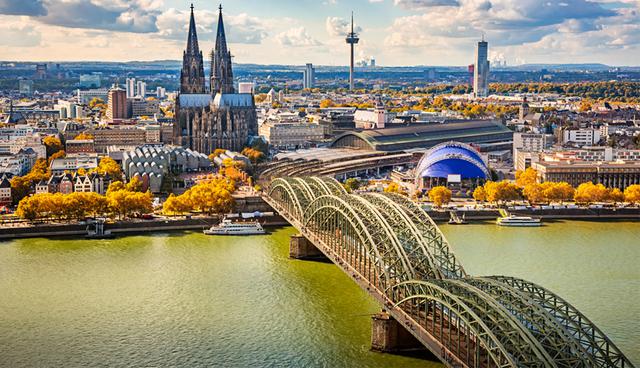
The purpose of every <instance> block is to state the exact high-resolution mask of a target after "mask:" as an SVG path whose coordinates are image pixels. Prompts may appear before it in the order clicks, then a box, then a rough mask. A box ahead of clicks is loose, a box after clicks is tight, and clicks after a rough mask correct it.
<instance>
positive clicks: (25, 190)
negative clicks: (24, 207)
mask: <svg viewBox="0 0 640 368" xmlns="http://www.w3.org/2000/svg"><path fill="white" fill-rule="evenodd" d="M50 177H51V172H50V171H49V167H48V166H47V161H45V159H42V158H39V159H37V160H36V162H35V164H34V165H33V167H32V168H31V171H29V173H28V174H27V175H25V176H14V177H13V178H11V180H10V181H9V182H10V183H11V197H12V200H13V202H14V203H18V202H20V200H21V199H22V198H24V197H26V196H27V195H29V192H30V191H31V189H32V188H33V186H34V185H35V184H37V183H38V182H40V181H41V180H49V178H50Z"/></svg>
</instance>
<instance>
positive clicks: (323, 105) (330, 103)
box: [320, 98, 336, 109]
mask: <svg viewBox="0 0 640 368" xmlns="http://www.w3.org/2000/svg"><path fill="white" fill-rule="evenodd" d="M335 105H336V104H335V102H333V101H332V100H330V99H328V98H325V99H324V100H322V101H320V108H321V109H326V108H328V107H334V106H335Z"/></svg>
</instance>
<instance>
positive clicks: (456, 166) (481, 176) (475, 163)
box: [415, 142, 490, 188]
mask: <svg viewBox="0 0 640 368" xmlns="http://www.w3.org/2000/svg"><path fill="white" fill-rule="evenodd" d="M415 173H416V183H417V184H418V187H420V188H422V187H425V186H427V187H432V186H435V185H442V184H443V183H444V184H447V180H448V178H450V176H452V175H453V176H458V175H459V176H460V179H461V182H470V181H471V182H473V183H478V182H479V181H480V180H486V179H488V178H489V177H490V173H489V168H488V167H487V163H486V162H485V160H484V159H483V158H482V157H481V156H480V154H479V153H478V151H476V150H475V149H474V148H473V147H471V146H470V145H468V144H465V143H460V142H447V143H442V144H439V145H437V146H435V147H433V148H431V149H430V150H429V151H428V152H427V153H425V154H424V156H422V158H421V159H420V161H419V162H418V166H417V167H416V170H415ZM427 182H428V183H427ZM425 184H426V185H425Z"/></svg>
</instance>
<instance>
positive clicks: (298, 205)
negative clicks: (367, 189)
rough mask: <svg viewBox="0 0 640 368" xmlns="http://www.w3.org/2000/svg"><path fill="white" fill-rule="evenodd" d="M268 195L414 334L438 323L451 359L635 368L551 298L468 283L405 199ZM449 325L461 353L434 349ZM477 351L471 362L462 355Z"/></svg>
mask: <svg viewBox="0 0 640 368" xmlns="http://www.w3.org/2000/svg"><path fill="white" fill-rule="evenodd" d="M267 193H268V196H269V198H270V200H273V201H275V203H274V205H275V206H276V207H277V208H278V209H279V210H284V211H285V212H286V214H287V218H289V219H291V220H292V221H293V222H292V223H295V224H296V226H298V227H299V230H300V231H301V232H303V233H304V234H305V235H306V236H308V237H310V239H311V240H312V241H320V242H321V244H323V245H325V246H327V247H328V248H330V251H331V252H334V254H335V255H337V257H336V258H335V259H337V262H338V263H339V264H342V263H343V262H345V263H347V264H348V267H349V268H350V269H352V270H355V271H356V272H357V273H358V274H359V275H360V276H362V277H363V278H365V279H366V281H368V282H369V284H370V285H371V286H373V287H374V288H376V289H377V290H378V292H379V293H380V295H384V296H385V297H386V298H388V300H391V301H393V303H395V306H396V307H399V308H402V310H403V312H405V313H408V314H409V315H411V316H412V318H414V320H416V321H421V323H422V324H421V325H420V328H424V329H426V330H428V329H429V325H428V323H431V326H432V327H433V328H435V324H436V319H438V318H440V321H439V323H440V335H439V337H440V340H441V341H439V343H440V344H443V346H444V345H446V346H447V349H448V350H449V351H450V352H451V351H454V352H455V353H457V354H463V353H464V354H463V355H464V356H460V357H459V358H460V359H461V361H466V362H470V364H469V366H478V367H479V366H483V367H485V366H496V367H516V366H518V367H561V368H564V367H571V368H574V367H576V368H577V367H616V368H627V367H633V365H632V364H631V362H630V361H629V360H628V359H627V358H626V357H625V356H624V354H622V352H621V351H620V350H619V349H618V348H617V347H616V346H615V345H614V344H613V343H612V342H611V341H610V340H609V339H608V338H607V337H606V335H604V333H602V331H600V330H599V329H598V328H597V327H596V326H595V325H594V324H593V323H592V322H591V321H589V320H588V319H587V318H586V317H585V316H584V315H582V314H581V313H580V312H579V311H578V310H577V309H575V308H574V307H573V306H571V305H570V304H569V303H567V302H566V301H565V300H563V299H561V298H560V297H558V296H557V295H555V294H553V293H552V292H550V291H548V290H546V289H544V288H542V287H540V286H538V285H536V284H533V283H531V282H528V281H525V280H521V279H517V278H512V277H505V276H492V277H485V278H471V277H469V276H468V275H467V274H466V272H465V271H464V269H463V267H462V265H461V264H460V263H459V262H458V261H457V259H456V257H455V255H454V254H453V252H452V251H451V249H450V247H449V244H448V242H447V241H446V239H445V238H444V236H443V235H442V233H441V232H440V230H439V228H438V227H437V226H436V224H435V223H434V222H433V220H432V219H431V218H430V217H429V216H428V215H427V214H426V212H425V211H423V210H422V208H420V207H419V206H418V205H417V204H415V203H414V202H412V201H410V200H409V199H407V198H406V197H403V196H400V195H394V194H388V193H385V194H362V195H351V194H347V193H346V190H345V189H344V187H343V186H342V185H341V184H340V183H338V182H337V181H336V180H335V179H332V178H320V177H305V178H280V179H275V180H273V181H272V182H271V184H270V185H269V187H268V189H267ZM344 266H346V265H344ZM354 277H355V275H354ZM367 289H368V288H367ZM383 299H384V298H383ZM387 302H388V301H385V302H384V303H385V304H387ZM436 307H439V308H440V309H438V308H436ZM420 308H424V310H421V309H420ZM429 308H431V309H429ZM416 310H418V312H416ZM412 313H413V314H412ZM429 313H431V315H429ZM429 318H431V319H429ZM452 323H455V324H457V325H456V326H457V327H456V328H457V330H454V331H457V332H458V334H459V333H460V328H464V329H465V331H471V332H472V333H473V339H472V340H469V337H468V336H467V337H465V338H466V339H467V340H466V341H465V344H466V345H464V344H463V347H465V349H466V350H465V349H463V350H464V351H463V350H460V337H459V336H458V342H457V346H456V347H455V348H454V346H452V345H451V336H449V340H448V342H447V341H442V338H443V335H442V333H443V332H442V328H443V326H447V328H449V332H451V331H452V330H451V328H452ZM460 323H462V326H463V327H461V325H460ZM409 327H412V328H414V327H416V326H409ZM433 328H432V330H431V333H435V332H437V331H434V330H433ZM447 343H448V345H447ZM474 344H475V345H474ZM480 345H481V346H482V347H483V349H482V351H480V350H478V349H476V352H475V353H477V354H478V355H477V356H473V357H470V356H469V349H470V348H471V347H477V346H480ZM465 359H466V360H465ZM484 360H487V362H489V363H488V364H484V363H483V362H484ZM481 363H483V364H481Z"/></svg>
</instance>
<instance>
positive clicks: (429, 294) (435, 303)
mask: <svg viewBox="0 0 640 368" xmlns="http://www.w3.org/2000/svg"><path fill="white" fill-rule="evenodd" d="M391 298H392V299H393V300H394V301H395V303H396V304H395V306H396V307H400V308H402V309H403V310H405V311H406V312H407V313H408V314H409V315H410V316H411V317H412V318H413V320H414V321H415V322H416V323H417V324H418V325H419V326H421V327H423V328H424V329H425V330H426V331H427V333H428V334H429V335H431V336H432V337H433V338H434V339H435V340H438V341H440V343H441V344H442V345H443V347H444V348H445V349H447V351H448V352H449V353H450V354H454V355H455V356H456V357H458V359H460V360H462V361H464V362H466V363H467V366H469V367H474V368H479V367H512V368H515V367H519V365H518V361H517V360H516V358H515V357H514V356H513V355H512V354H511V353H510V352H509V351H508V350H507V348H506V347H505V345H504V342H503V341H501V340H500V339H499V338H498V337H497V336H496V334H495V332H494V331H493V329H492V328H491V327H490V326H489V325H487V324H486V322H485V321H484V320H483V318H481V316H480V315H478V314H477V313H476V311H475V310H474V309H473V308H471V307H469V305H468V304H467V303H466V302H465V301H463V300H462V299H461V298H460V297H459V296H458V295H456V294H455V293H453V292H452V291H450V290H449V289H448V288H446V287H443V286H442V285H438V284H435V283H431V282H424V281H408V282H402V283H399V284H397V285H394V286H393V287H392V289H391ZM437 311H441V313H439V314H438V313H437ZM445 317H446V318H447V320H446V321H445ZM454 328H455V332H456V338H455V341H453V340H452V338H451V337H452V335H453V333H452V329H454ZM461 331H464V340H463V339H461V337H462V336H461V334H460V332H461Z"/></svg>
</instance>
